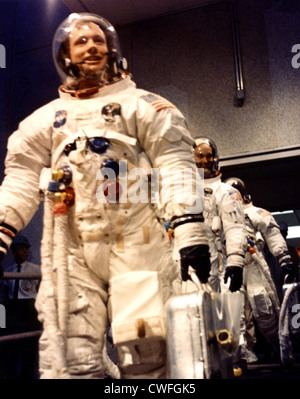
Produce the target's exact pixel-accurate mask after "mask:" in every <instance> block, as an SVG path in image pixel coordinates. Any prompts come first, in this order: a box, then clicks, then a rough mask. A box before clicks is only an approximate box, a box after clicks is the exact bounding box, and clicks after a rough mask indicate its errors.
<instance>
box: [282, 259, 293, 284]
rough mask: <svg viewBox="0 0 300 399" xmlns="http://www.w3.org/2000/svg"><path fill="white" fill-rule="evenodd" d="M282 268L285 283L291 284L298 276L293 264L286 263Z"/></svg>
mask: <svg viewBox="0 0 300 399" xmlns="http://www.w3.org/2000/svg"><path fill="white" fill-rule="evenodd" d="M281 270H282V275H283V281H284V284H291V283H293V282H294V281H295V277H296V276H295V272H294V269H293V264H291V263H286V264H284V265H283V266H281Z"/></svg>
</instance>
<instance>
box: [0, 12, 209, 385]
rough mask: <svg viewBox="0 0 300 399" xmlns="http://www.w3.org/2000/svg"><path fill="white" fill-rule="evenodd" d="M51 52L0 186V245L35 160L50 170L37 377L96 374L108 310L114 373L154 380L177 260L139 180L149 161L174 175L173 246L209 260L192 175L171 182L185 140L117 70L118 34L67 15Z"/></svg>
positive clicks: (169, 207) (185, 155) (90, 18)
mask: <svg viewBox="0 0 300 399" xmlns="http://www.w3.org/2000/svg"><path fill="white" fill-rule="evenodd" d="M53 52H54V59H55V63H56V66H57V68H58V71H59V73H60V75H61V78H62V81H63V86H61V87H60V90H59V96H60V98H59V99H56V100H54V101H52V102H50V103H49V104H47V105H45V106H43V107H42V108H40V109H38V110H37V111H35V112H34V113H33V114H32V115H31V116H29V117H28V118H26V119H25V120H24V121H23V122H21V123H20V126H19V129H18V131H16V132H15V133H14V134H13V135H12V136H11V137H10V139H9V143H8V154H7V158H6V172H5V173H6V178H5V180H4V181H3V184H2V186H1V192H0V238H1V241H0V252H1V251H2V253H5V251H6V249H7V247H8V246H9V244H10V240H11V237H12V236H13V235H14V234H15V232H16V231H19V230H20V229H22V228H23V227H24V226H25V225H26V224H27V223H28V222H29V221H30V219H31V217H32V216H33V214H34V213H35V211H36V209H37V207H38V202H39V176H40V173H41V170H42V168H44V167H49V166H50V167H51V169H52V180H51V181H50V183H49V187H48V191H47V193H46V195H45V205H44V206H45V210H44V231H43V240H42V282H41V286H40V290H39V294H38V298H37V303H36V306H37V308H38V311H39V318H40V320H41V321H42V322H43V326H44V332H43V335H42V337H41V339H40V372H41V377H42V378H102V377H103V367H102V347H103V345H104V342H103V341H104V336H105V332H106V330H107V326H108V319H110V322H111V325H112V333H113V339H114V344H115V345H116V346H117V349H118V358H119V364H118V365H119V367H120V371H121V378H161V377H163V378H164V377H165V376H166V374H165V363H166V353H165V344H164V334H165V329H164V312H163V305H164V303H165V301H166V300H167V299H168V298H169V296H170V295H171V293H172V291H171V282H172V280H173V279H174V278H175V277H176V265H175V262H174V261H173V259H172V254H171V250H170V247H169V243H168V240H167V237H166V234H165V230H164V224H163V223H162V222H161V221H160V219H159V215H158V212H157V209H156V204H155V203H152V202H151V201H150V199H149V198H150V196H151V195H150V194H151V191H147V188H148V186H149V179H148V177H149V175H150V173H151V172H150V171H151V168H156V169H157V170H160V171H163V172H164V173H163V176H164V178H165V179H167V180H168V181H171V182H172V184H173V186H172V184H171V186H172V188H173V189H172V190H170V192H169V194H170V195H169V199H168V201H166V202H165V203H164V215H165V218H166V219H169V220H173V222H174V223H175V238H176V240H177V245H178V248H179V249H181V250H183V251H184V250H185V249H186V248H189V247H191V246H195V247H200V248H201V253H202V257H203V259H206V258H208V259H209V253H208V246H207V238H206V235H205V225H204V223H203V218H202V214H201V212H202V203H201V201H200V202H199V201H197V200H196V199H197V195H194V194H193V192H192V184H186V185H185V190H184V193H182V187H181V186H179V185H176V182H177V181H178V179H180V174H181V172H182V171H184V170H186V169H188V170H189V171H192V173H190V174H189V179H190V181H189V183H192V182H193V176H196V175H197V170H196V168H195V165H194V162H193V158H192V150H191V148H192V145H193V143H194V140H193V139H192V137H191V135H190V133H189V132H188V130H187V127H186V122H185V119H184V117H183V116H182V114H181V113H180V112H179V111H178V109H177V108H176V107H175V106H174V105H173V104H171V103H170V102H168V101H167V100H165V99H163V98H161V97H160V96H157V95H155V94H152V93H149V92H147V91H144V90H141V89H137V88H136V86H135V84H134V83H133V82H132V80H131V77H130V75H129V74H128V73H127V72H125V71H124V69H122V68H121V66H122V65H123V66H124V60H123V59H122V58H121V57H120V49H119V44H118V39H117V35H116V32H115V30H114V28H113V27H112V26H111V25H110V24H109V22H108V21H106V20H105V19H103V18H101V17H98V16H95V15H92V14H71V15H70V16H69V17H68V18H67V19H66V20H65V21H64V22H63V23H62V24H61V25H60V27H59V28H58V29H57V32H56V35H55V38H54V47H53ZM162 181H163V183H162V184H160V188H161V189H163V188H164V181H165V180H164V179H162ZM161 186H162V187H161ZM188 187H190V189H188ZM151 190H152V186H151ZM20 193H22V195H21V194H20ZM177 219H178V223H177V224H176V220H177ZM187 257H188V255H187ZM198 263H199V262H198ZM206 263H207V262H206ZM198 268H201V265H199V266H198Z"/></svg>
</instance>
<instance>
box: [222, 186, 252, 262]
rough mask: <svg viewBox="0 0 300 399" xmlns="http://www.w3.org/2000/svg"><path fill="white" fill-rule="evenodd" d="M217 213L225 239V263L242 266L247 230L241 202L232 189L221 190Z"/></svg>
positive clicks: (245, 249)
mask: <svg viewBox="0 0 300 399" xmlns="http://www.w3.org/2000/svg"><path fill="white" fill-rule="evenodd" d="M223 188H224V186H223ZM219 214H220V217H221V220H222V226H223V232H224V235H225V240H226V264H227V265H228V266H239V267H241V268H242V267H243V265H244V259H245V254H246V251H247V230H246V225H245V219H244V212H243V207H242V203H241V201H240V200H239V199H237V195H236V194H235V193H234V189H232V188H231V189H230V190H227V189H225V190H224V191H223V195H222V200H221V201H220V204H219Z"/></svg>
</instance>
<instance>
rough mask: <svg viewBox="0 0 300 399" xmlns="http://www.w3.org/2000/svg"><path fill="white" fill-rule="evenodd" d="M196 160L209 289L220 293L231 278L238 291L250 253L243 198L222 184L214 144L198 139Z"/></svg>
mask: <svg viewBox="0 0 300 399" xmlns="http://www.w3.org/2000/svg"><path fill="white" fill-rule="evenodd" d="M194 158H195V162H196V165H197V167H198V168H203V169H204V211H203V215H204V219H205V224H206V225H207V227H208V238H209V250H210V255H211V272H210V277H209V281H210V285H211V286H212V288H213V289H214V290H216V291H221V284H222V277H224V279H225V283H227V280H228V279H229V278H230V280H231V281H230V286H229V288H230V290H231V291H238V290H239V289H240V288H241V285H242V276H243V265H244V260H245V254H246V250H247V236H246V226H245V223H244V214H243V207H242V202H241V197H240V194H239V192H238V191H237V190H235V189H232V187H230V186H229V185H228V184H225V183H223V182H222V181H221V172H220V170H219V157H218V150H217V147H216V145H215V143H214V142H213V140H211V139H209V138H206V137H199V138H196V140H195V144H194ZM223 255H225V258H226V260H225V262H224V258H223ZM223 264H225V265H226V268H225V270H223Z"/></svg>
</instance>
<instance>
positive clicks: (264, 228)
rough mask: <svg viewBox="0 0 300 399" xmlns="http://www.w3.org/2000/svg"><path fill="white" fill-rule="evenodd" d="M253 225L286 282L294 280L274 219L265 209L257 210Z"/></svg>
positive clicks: (288, 254) (288, 255)
mask: <svg viewBox="0 0 300 399" xmlns="http://www.w3.org/2000/svg"><path fill="white" fill-rule="evenodd" d="M255 224H256V228H257V230H258V231H260V232H261V233H262V235H263V237H264V239H265V241H266V244H267V245H268V248H269V250H270V252H271V254H272V255H273V256H274V257H275V258H277V260H278V262H279V264H280V267H281V270H282V272H283V275H284V276H287V277H286V282H292V281H293V280H294V271H293V261H292V258H291V255H290V253H289V250H288V247H287V243H286V241H285V239H284V237H283V236H282V234H281V232H280V229H279V226H278V224H277V223H276V220H275V219H274V217H273V216H272V215H271V213H269V212H268V211H266V210H265V209H260V208H258V209H257V211H256V214H255Z"/></svg>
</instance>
